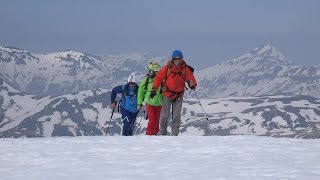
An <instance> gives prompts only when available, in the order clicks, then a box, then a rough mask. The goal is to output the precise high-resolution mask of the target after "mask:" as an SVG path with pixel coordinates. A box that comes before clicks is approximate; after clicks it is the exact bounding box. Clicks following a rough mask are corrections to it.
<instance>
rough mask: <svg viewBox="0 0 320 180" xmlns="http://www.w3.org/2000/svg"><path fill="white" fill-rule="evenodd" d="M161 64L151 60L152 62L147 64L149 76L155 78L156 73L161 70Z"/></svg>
mask: <svg viewBox="0 0 320 180" xmlns="http://www.w3.org/2000/svg"><path fill="white" fill-rule="evenodd" d="M160 68H161V66H160V64H159V63H157V62H150V64H149V65H148V66H147V70H148V76H149V77H150V78H154V77H155V76H156V74H157V73H158V72H159V71H160Z"/></svg>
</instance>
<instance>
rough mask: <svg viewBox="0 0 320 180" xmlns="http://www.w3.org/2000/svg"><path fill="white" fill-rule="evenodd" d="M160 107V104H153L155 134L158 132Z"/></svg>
mask: <svg viewBox="0 0 320 180" xmlns="http://www.w3.org/2000/svg"><path fill="white" fill-rule="evenodd" d="M161 108H162V106H154V121H155V125H154V128H155V129H154V131H155V135H156V134H157V133H158V132H159V119H160V113H161Z"/></svg>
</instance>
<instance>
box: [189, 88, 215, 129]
mask: <svg viewBox="0 0 320 180" xmlns="http://www.w3.org/2000/svg"><path fill="white" fill-rule="evenodd" d="M193 91H194V94H195V95H196V98H197V99H198V103H199V105H200V107H201V109H202V112H203V114H204V117H205V119H206V120H207V122H208V125H209V129H210V123H209V118H208V116H207V113H205V112H204V109H203V107H202V104H201V102H200V99H199V97H198V94H197V92H196V90H195V89H194V90H193ZM211 132H212V135H214V132H213V129H211Z"/></svg>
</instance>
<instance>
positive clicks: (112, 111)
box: [104, 101, 117, 135]
mask: <svg viewBox="0 0 320 180" xmlns="http://www.w3.org/2000/svg"><path fill="white" fill-rule="evenodd" d="M114 103H115V107H114V108H113V109H112V113H111V117H110V120H109V124H108V127H107V130H106V135H107V134H108V131H109V127H110V124H111V120H112V117H113V113H114V110H115V109H116V106H117V101H115V102H114ZM107 122H108V121H106V122H105V123H104V125H106V124H107Z"/></svg>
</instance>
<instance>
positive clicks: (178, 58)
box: [172, 58, 181, 60]
mask: <svg viewBox="0 0 320 180" xmlns="http://www.w3.org/2000/svg"><path fill="white" fill-rule="evenodd" d="M172 60H181V58H172Z"/></svg>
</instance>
